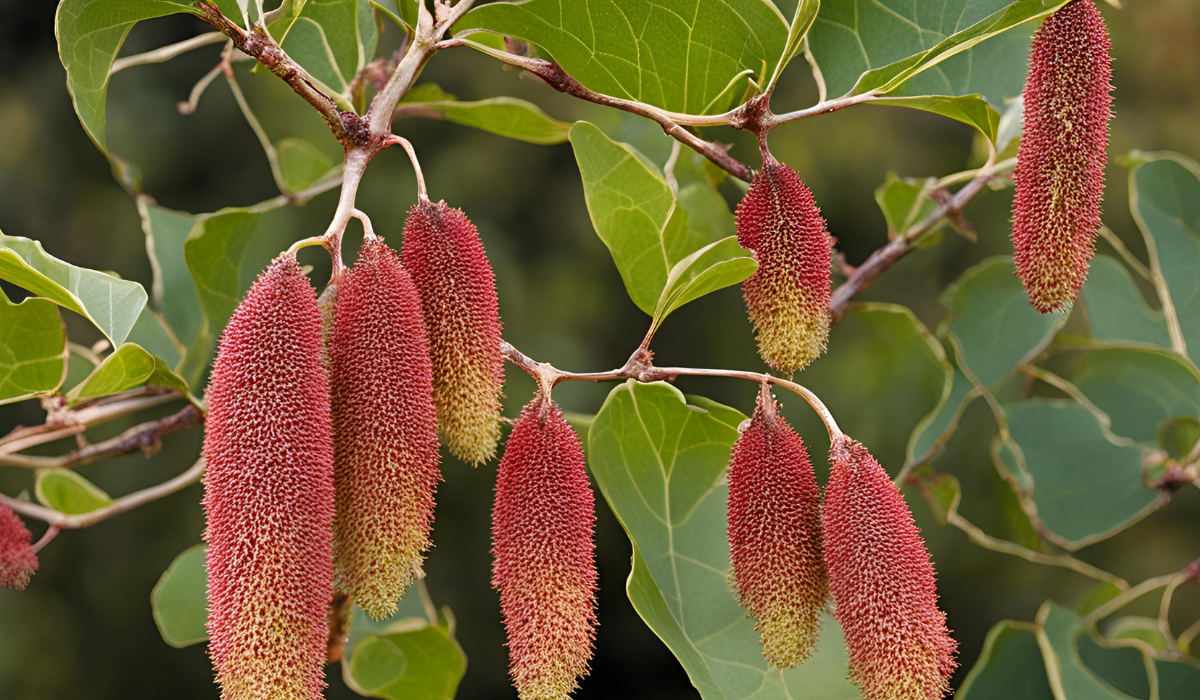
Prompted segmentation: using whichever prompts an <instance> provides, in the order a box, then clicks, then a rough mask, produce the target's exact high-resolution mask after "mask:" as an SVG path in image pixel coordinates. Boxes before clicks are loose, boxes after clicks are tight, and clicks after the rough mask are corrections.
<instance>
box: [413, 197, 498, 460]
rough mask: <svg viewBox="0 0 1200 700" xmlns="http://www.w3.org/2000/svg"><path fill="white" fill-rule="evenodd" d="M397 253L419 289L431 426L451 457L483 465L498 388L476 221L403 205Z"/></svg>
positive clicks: (494, 312)
mask: <svg viewBox="0 0 1200 700" xmlns="http://www.w3.org/2000/svg"><path fill="white" fill-rule="evenodd" d="M400 254H401V257H402V258H403V260H404V266H405V267H406V268H407V269H408V271H409V274H411V275H412V278H413V282H415V283H416V285H417V291H419V292H420V294H421V304H422V310H423V313H424V317H425V327H426V329H427V330H428V334H429V350H430V357H431V359H432V361H433V398H434V404H435V405H436V406H437V418H438V432H439V433H441V435H442V437H443V438H445V442H446V447H447V448H449V450H450V452H451V453H452V454H453V455H454V456H456V457H458V458H459V459H462V460H463V461H465V462H469V463H471V464H474V465H479V464H482V463H484V462H486V461H488V460H489V459H491V458H492V457H493V456H494V455H495V454H496V444H497V443H498V442H499V440H500V398H501V396H502V395H503V394H502V392H503V389H504V358H503V356H502V355H501V354H500V307H499V304H498V301H497V298H496V278H495V275H494V274H493V273H492V266H491V265H490V264H489V263H488V260H487V255H486V254H485V253H484V250H483V243H482V242H481V241H480V240H479V233H478V232H477V231H476V230H475V226H474V225H473V224H472V223H471V222H470V220H469V219H467V216H466V214H464V213H463V212H462V210H461V209H453V208H451V207H448V206H446V203H445V202H438V203H437V204H434V203H432V202H429V201H422V202H418V203H417V204H416V205H415V206H414V207H413V208H412V209H410V210H409V212H408V221H407V222H406V223H405V225H404V244H403V245H402V246H401V251H400Z"/></svg>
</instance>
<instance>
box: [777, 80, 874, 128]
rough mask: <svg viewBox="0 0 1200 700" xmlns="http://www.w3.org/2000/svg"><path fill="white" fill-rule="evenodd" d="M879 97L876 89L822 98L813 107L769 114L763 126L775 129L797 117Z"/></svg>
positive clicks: (834, 110)
mask: <svg viewBox="0 0 1200 700" xmlns="http://www.w3.org/2000/svg"><path fill="white" fill-rule="evenodd" d="M876 99H878V93H877V92H876V91H874V90H872V91H870V92H864V93H863V94H861V95H850V96H849V97H838V98H836V99H832V100H821V101H820V102H818V103H817V104H815V105H813V106H812V107H807V108H805V109H798V110H796V111H794V112H785V113H783V114H767V115H766V116H765V117H764V119H763V126H764V127H765V128H766V130H768V131H769V130H771V129H774V128H775V127H777V126H779V125H780V124H786V123H787V122H791V121H796V120H797V119H805V118H808V117H815V116H817V115H818V114H830V113H832V112H836V111H838V110H840V109H845V108H847V107H853V106H854V105H857V104H862V103H864V102H872V101H874V100H876Z"/></svg>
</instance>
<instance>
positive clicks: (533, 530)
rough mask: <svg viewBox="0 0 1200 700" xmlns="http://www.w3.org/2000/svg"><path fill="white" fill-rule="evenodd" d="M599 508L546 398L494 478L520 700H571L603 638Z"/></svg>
mask: <svg viewBox="0 0 1200 700" xmlns="http://www.w3.org/2000/svg"><path fill="white" fill-rule="evenodd" d="M594 522H595V501H594V497H593V495H592V490H591V487H590V486H589V484H588V477H587V471H586V470H585V468H584V462H583V448H582V446H581V445H580V443H579V437H578V436H577V435H576V434H575V431H574V430H573V429H572V428H571V426H570V425H569V424H568V423H567V421H566V419H565V418H563V415H562V411H561V410H559V408H558V406H557V405H555V403H554V402H553V401H551V400H549V399H548V398H544V397H542V395H541V394H539V395H538V396H536V397H534V399H533V400H532V401H530V402H529V404H528V405H527V406H525V409H524V410H523V411H521V417H520V418H519V419H518V420H517V424H516V426H515V427H514V428H513V431H512V434H511V435H509V438H508V444H507V446H506V447H505V449H504V456H503V457H502V458H501V459H500V469H499V473H498V474H497V476H496V501H495V507H494V508H493V511H492V555H493V563H492V585H493V586H495V587H496V588H497V589H498V590H499V591H500V610H501V612H502V613H503V615H504V628H505V631H506V632H507V634H508V644H507V646H508V656H509V674H510V675H511V676H512V679H513V684H514V685H515V686H516V688H517V691H518V693H519V695H520V698H521V700H565V698H567V697H568V696H569V695H570V693H571V692H572V691H574V690H575V689H576V688H577V687H578V684H579V678H581V677H582V676H584V675H586V674H587V672H588V661H589V660H590V659H591V656H592V642H593V640H594V639H595V636H596V610H595V606H596V562H595V547H594V544H593V542H592V525H593V523H594Z"/></svg>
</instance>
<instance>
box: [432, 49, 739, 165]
mask: <svg viewBox="0 0 1200 700" xmlns="http://www.w3.org/2000/svg"><path fill="white" fill-rule="evenodd" d="M451 46H470V47H472V48H474V49H477V50H479V51H482V52H484V53H486V54H488V55H489V56H492V57H494V58H497V59H499V60H501V61H503V62H504V63H507V64H509V65H512V66H516V67H518V68H522V69H524V70H525V71H527V72H529V73H531V74H533V75H535V76H537V77H538V78H540V79H541V80H542V82H544V83H546V84H547V85H549V86H550V87H552V88H554V89H555V90H557V91H559V92H561V93H563V94H566V95H570V96H572V97H577V98H579V99H581V100H585V101H587V102H593V103H595V104H598V105H604V106H606V107H613V108H615V109H620V110H623V111H625V112H629V113H631V114H637V115H639V116H642V117H646V118H647V119H651V120H653V121H655V122H657V123H658V125H659V126H661V127H662V128H663V131H664V132H665V133H666V134H667V135H668V136H670V137H671V138H674V139H676V140H678V141H679V142H681V143H683V145H685V146H687V147H688V148H691V149H692V150H694V151H696V152H697V153H699V154H700V155H702V156H704V157H705V158H708V159H709V160H711V161H712V162H713V163H714V164H716V165H717V166H718V167H720V168H721V169H722V170H724V171H726V172H728V173H729V174H730V175H733V176H734V177H736V178H738V179H739V180H745V181H746V182H749V181H750V180H751V178H752V177H753V174H754V173H753V171H751V169H750V168H749V167H748V166H747V165H746V164H745V163H742V162H741V161H739V160H738V159H736V158H734V157H733V156H731V155H729V151H728V150H726V148H725V146H723V145H721V144H719V143H717V142H715V141H705V140H704V139H702V138H700V137H699V136H697V135H695V134H694V133H692V132H690V131H688V130H687V129H686V128H684V127H685V126H719V125H734V119H735V113H736V112H737V110H731V111H729V112H726V113H724V114H716V115H712V116H698V115H690V114H680V113H677V112H669V111H666V110H661V109H658V108H657V107H652V106H651V105H648V104H645V103H643V102H636V101H633V100H625V99H621V98H619V97H611V96H609V95H602V94H600V93H598V92H594V91H592V90H590V89H588V88H587V87H584V85H583V84H582V83H580V82H579V81H578V80H576V79H575V78H573V77H571V76H570V75H568V74H567V73H566V71H564V70H563V69H562V67H561V66H559V65H558V64H557V63H553V62H551V61H546V60H543V59H540V58H531V57H529V56H518V55H517V54H512V53H507V52H505V51H497V50H495V49H492V48H489V47H486V46H483V45H481V44H477V43H475V42H471V41H467V40H464V39H457V38H456V39H451V40H449V41H446V42H442V44H440V45H439V48H449V47H451ZM739 109H740V108H739Z"/></svg>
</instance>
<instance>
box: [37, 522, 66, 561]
mask: <svg viewBox="0 0 1200 700" xmlns="http://www.w3.org/2000/svg"><path fill="white" fill-rule="evenodd" d="M59 532H62V530H61V528H59V527H58V526H57V525H51V526H50V527H48V528H46V531H45V532H43V533H42V536H41V538H40V539H38V541H37V542H35V543H34V545H33V552H34V554H37V553H38V552H40V551H42V550H43V549H45V547H46V545H48V544H50V543H51V542H53V541H54V538H55V537H58V533H59Z"/></svg>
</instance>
